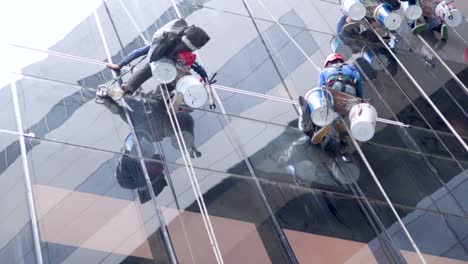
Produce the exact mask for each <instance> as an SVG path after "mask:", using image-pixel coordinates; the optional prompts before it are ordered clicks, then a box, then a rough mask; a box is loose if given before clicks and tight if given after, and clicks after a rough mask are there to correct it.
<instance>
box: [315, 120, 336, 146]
mask: <svg viewBox="0 0 468 264" xmlns="http://www.w3.org/2000/svg"><path fill="white" fill-rule="evenodd" d="M331 130H332V124H329V125H326V126H324V127H321V128H319V129H318V130H317V131H315V132H314V135H313V136H312V140H311V141H312V144H315V145H317V144H320V142H322V140H323V138H325V136H327V135H328V133H330V131H331Z"/></svg>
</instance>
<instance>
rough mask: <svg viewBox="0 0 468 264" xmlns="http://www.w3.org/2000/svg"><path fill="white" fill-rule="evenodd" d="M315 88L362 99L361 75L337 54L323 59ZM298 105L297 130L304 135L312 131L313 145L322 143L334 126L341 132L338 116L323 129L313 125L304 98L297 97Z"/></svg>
mask: <svg viewBox="0 0 468 264" xmlns="http://www.w3.org/2000/svg"><path fill="white" fill-rule="evenodd" d="M317 87H328V88H330V89H332V90H335V91H338V92H343V93H346V94H348V95H351V96H356V97H358V98H362V83H361V75H360V74H359V71H358V69H357V68H356V67H354V66H352V65H349V64H346V63H345V60H344V58H343V56H342V55H340V54H338V53H332V54H330V55H329V56H328V57H327V58H326V59H325V64H324V69H323V70H322V71H321V72H320V78H319V81H318V84H317ZM311 91H312V90H311ZM309 93H310V92H309ZM306 97H307V95H306ZM299 104H300V105H301V110H302V113H301V115H300V116H299V129H301V130H302V131H303V132H304V133H308V132H311V131H314V133H313V135H312V140H311V141H312V143H313V144H319V143H320V142H322V140H323V138H324V137H325V136H326V135H327V134H328V133H329V132H330V131H331V129H332V128H333V126H335V125H336V128H337V129H338V130H343V128H344V127H343V125H342V124H341V123H340V122H339V121H338V115H335V118H334V120H333V122H332V123H331V124H329V125H326V126H323V127H318V126H316V125H314V124H313V122H312V120H311V117H310V116H311V112H310V109H309V106H308V104H307V102H306V99H305V97H303V96H300V97H299Z"/></svg>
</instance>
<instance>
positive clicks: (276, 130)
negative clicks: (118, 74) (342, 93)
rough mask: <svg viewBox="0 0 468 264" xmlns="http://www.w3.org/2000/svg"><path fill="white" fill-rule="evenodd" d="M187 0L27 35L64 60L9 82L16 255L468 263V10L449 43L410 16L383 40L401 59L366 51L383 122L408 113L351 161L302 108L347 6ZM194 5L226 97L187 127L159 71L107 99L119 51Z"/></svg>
mask: <svg viewBox="0 0 468 264" xmlns="http://www.w3.org/2000/svg"><path fill="white" fill-rule="evenodd" d="M175 2H177V4H176V5H175V6H174V3H173V1H169V0H164V1H143V0H135V1H117V0H108V1H104V2H103V3H102V4H101V5H100V6H99V7H98V8H97V9H96V10H90V12H89V16H88V17H86V18H83V20H82V22H81V23H79V24H78V25H77V26H76V27H74V28H73V29H72V30H71V31H70V32H67V34H66V35H65V36H64V37H63V38H62V39H60V40H59V41H58V42H56V43H55V44H54V45H52V46H50V47H49V48H47V49H46V50H39V49H37V47H35V46H34V45H33V44H30V45H28V43H14V40H12V44H15V45H16V46H14V47H12V50H13V52H15V54H17V55H18V56H23V57H24V56H29V55H31V54H38V53H39V54H46V55H47V57H45V58H43V59H41V60H40V61H37V62H34V63H31V64H30V65H27V66H25V67H24V68H23V69H22V70H21V72H20V73H14V74H12V75H11V82H10V84H9V85H7V86H5V87H3V88H1V89H0V94H1V95H2V96H0V104H1V105H2V106H3V107H2V112H1V113H0V120H1V122H0V129H1V130H0V138H1V140H0V157H1V158H0V186H1V187H0V191H1V192H0V195H1V198H0V203H1V205H0V208H2V210H0V212H1V213H2V215H3V217H2V218H1V219H2V220H1V221H2V222H1V224H0V234H1V235H0V262H1V263H421V262H424V261H425V262H426V263H468V196H467V193H468V173H467V169H468V151H467V149H466V144H467V143H468V140H467V139H468V122H467V120H468V118H467V114H466V111H467V109H468V100H467V91H466V83H468V67H467V61H466V60H465V59H463V54H464V52H466V49H467V47H466V39H467V38H468V24H467V22H466V21H463V22H462V24H461V25H460V26H459V27H457V28H453V29H450V39H449V41H448V42H447V43H442V44H441V43H438V42H437V41H438V40H437V39H436V38H434V36H433V35H431V34H429V33H428V34H423V35H422V36H421V37H417V36H413V35H411V34H410V33H408V32H409V31H408V28H407V26H406V25H403V26H402V27H401V28H400V29H398V34H399V36H400V40H399V42H398V43H397V46H396V47H395V48H394V49H393V50H392V52H389V51H388V50H387V51H383V50H382V49H385V45H384V43H379V45H380V44H381V45H380V46H377V47H374V46H368V50H370V52H373V53H374V54H379V52H380V53H382V52H385V54H386V56H389V57H388V58H389V59H391V61H392V63H391V68H390V66H389V64H386V62H385V61H384V59H383V58H380V61H379V63H380V64H379V65H381V66H382V65H383V66H387V67H381V68H372V69H370V68H369V65H368V64H367V62H366V61H365V60H363V59H362V58H361V57H359V56H357V55H356V54H355V55H353V58H352V59H351V60H350V61H349V62H350V63H351V62H353V63H356V65H357V66H358V68H359V69H360V70H361V73H362V74H363V77H364V78H363V86H364V87H363V88H364V97H365V98H369V99H371V102H372V104H373V105H374V106H375V107H376V109H377V112H378V114H379V117H381V118H385V119H391V120H394V121H400V122H402V123H404V124H406V125H407V126H395V125H389V124H385V123H378V124H377V127H376V134H375V136H374V138H373V139H372V140H370V141H368V142H360V143H359V144H358V145H354V144H352V143H351V142H350V143H349V144H348V147H347V149H346V151H347V152H348V153H349V155H350V156H349V157H350V159H349V160H344V159H342V158H341V157H340V156H339V155H334V154H333V153H329V152H327V151H324V150H323V149H321V148H320V147H319V146H315V145H312V144H310V140H309V138H307V137H306V136H304V135H303V134H302V133H301V132H300V131H299V130H298V129H297V118H298V112H297V109H296V107H295V104H294V102H295V100H296V99H297V97H298V96H299V95H303V94H305V93H306V92H307V91H308V90H309V89H311V88H312V87H313V86H315V84H316V83H317V79H318V76H319V74H318V70H319V69H318V68H320V67H321V66H322V64H323V60H324V58H325V57H326V56H327V55H328V54H329V53H330V52H331V48H330V40H331V39H332V38H333V37H334V36H335V32H334V30H335V26H336V23H338V21H339V19H340V18H341V16H342V13H341V11H340V5H339V1H319V0H313V1H308V2H304V1H301V0H292V1H286V2H285V1H277V0H275V1H260V0H244V1H242V0H235V1H223V0H211V1H206V0H193V1H175ZM457 4H458V7H459V9H460V10H461V11H462V12H463V13H464V14H468V4H465V3H464V2H462V1H458V2H457ZM50 12H51V13H50V15H51V16H53V15H54V12H60V10H55V11H50ZM178 12H180V14H181V15H182V16H183V17H184V18H186V20H187V22H188V23H189V24H196V25H198V26H200V27H202V28H203V29H205V30H206V32H208V34H209V35H210V36H211V41H210V42H209V43H208V44H207V45H206V46H205V47H203V48H202V49H201V50H200V51H199V53H198V55H199V57H200V58H201V62H202V63H203V65H204V67H205V68H206V69H207V70H208V71H209V72H210V73H214V72H216V73H217V83H216V84H217V85H216V86H214V87H215V91H216V93H217V95H218V97H219V101H218V107H217V108H216V109H210V108H209V107H204V108H200V109H191V108H189V107H187V106H182V108H181V112H179V113H178V115H177V120H178V121H179V122H180V126H181V129H180V130H179V129H177V128H174V126H173V125H174V124H173V123H172V122H171V121H170V120H169V119H168V115H167V112H166V111H167V109H166V108H165V106H164V104H163V103H162V102H160V101H157V100H155V99H154V98H146V97H145V96H142V95H143V93H148V92H150V91H152V90H154V89H155V87H157V83H156V82H155V81H154V80H149V81H148V82H147V83H146V84H144V85H143V87H142V93H140V94H138V95H137V96H135V97H129V96H127V97H126V98H125V102H126V103H125V104H115V105H114V104H112V103H109V104H98V103H96V102H95V91H96V87H98V86H99V85H101V84H105V83H110V82H112V81H113V78H114V77H115V76H113V74H112V72H111V71H110V70H109V69H107V68H106V67H105V63H106V62H109V61H113V62H118V61H120V60H121V59H122V58H123V57H124V56H125V55H127V54H128V53H130V52H131V51H132V50H134V49H135V48H139V47H141V46H143V45H144V44H145V41H147V40H150V39H151V36H152V35H153V33H154V32H155V31H156V30H157V29H158V28H160V27H161V26H162V25H164V24H165V23H167V22H169V21H171V20H173V19H175V18H177V16H178ZM428 46H429V47H436V46H437V48H434V49H432V50H431V49H429V48H428ZM428 52H429V53H428ZM457 54H458V55H457ZM428 55H431V59H432V60H431V62H432V65H431V67H427V66H424V65H425V63H426V61H427V56H428ZM143 63H144V61H143V62H139V63H138V64H137V65H136V68H138V67H141V66H142V65H143ZM127 78H128V76H124V77H123V79H124V80H126V79H127ZM182 139H184V142H185V144H186V146H187V150H188V151H185V150H184V148H182V150H181V147H180V145H179V144H178V143H177V141H178V140H179V141H181V140H182ZM23 143H24V144H23ZM136 145H138V146H140V148H141V150H142V151H141V153H139V152H138V151H136V150H135V149H134V148H135V146H136ZM197 153H198V154H199V155H198V154H197ZM186 154H188V155H186ZM190 154H191V155H190ZM124 161H129V162H130V163H131V166H128V167H125V168H124V167H122V166H124V165H123V164H124V163H123V162H124ZM132 168H133V169H132ZM122 172H125V173H122ZM146 174H147V175H146ZM152 175H154V177H153V176H152ZM147 176H148V177H147ZM146 177H147V178H146ZM28 190H30V191H31V192H28ZM36 231H37V232H36ZM39 258H40V259H39Z"/></svg>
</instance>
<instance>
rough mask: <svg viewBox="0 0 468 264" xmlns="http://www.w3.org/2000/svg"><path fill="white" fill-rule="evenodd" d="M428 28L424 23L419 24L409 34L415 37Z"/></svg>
mask: <svg viewBox="0 0 468 264" xmlns="http://www.w3.org/2000/svg"><path fill="white" fill-rule="evenodd" d="M428 28H429V26H428V25H427V24H426V23H421V24H419V25H417V26H414V27H413V29H412V30H411V32H412V33H413V34H415V35H419V34H421V33H422V32H424V31H426V30H427V29H428Z"/></svg>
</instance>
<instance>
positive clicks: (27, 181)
mask: <svg viewBox="0 0 468 264" xmlns="http://www.w3.org/2000/svg"><path fill="white" fill-rule="evenodd" d="M10 87H11V96H12V100H13V105H14V109H15V118H16V125H17V129H18V133H19V134H18V138H19V143H20V150H21V159H22V163H23V173H24V185H25V187H26V195H27V200H28V207H29V217H30V218H31V226H32V233H33V234H32V236H33V242H34V249H35V255H36V259H37V262H38V263H39V264H42V263H43V259H42V248H41V236H40V233H39V220H38V218H37V211H36V204H35V202H34V193H33V189H32V181H31V175H30V173H29V162H28V154H27V149H26V143H25V141H26V140H25V137H24V130H23V121H22V120H21V110H20V106H19V101H18V91H17V89H16V83H15V81H11V82H10Z"/></svg>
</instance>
